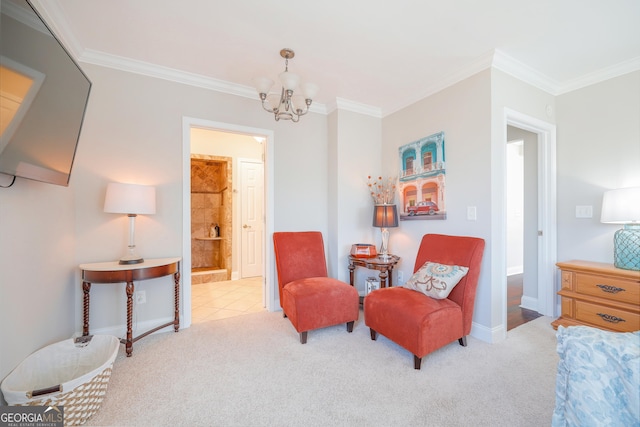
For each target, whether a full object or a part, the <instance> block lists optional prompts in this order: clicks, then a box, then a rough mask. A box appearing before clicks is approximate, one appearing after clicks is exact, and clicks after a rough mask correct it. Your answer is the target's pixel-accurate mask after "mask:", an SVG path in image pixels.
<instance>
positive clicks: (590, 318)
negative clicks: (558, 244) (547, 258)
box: [551, 261, 640, 332]
mask: <svg viewBox="0 0 640 427" xmlns="http://www.w3.org/2000/svg"><path fill="white" fill-rule="evenodd" d="M556 265H557V266H558V267H559V268H560V271H561V274H562V278H561V283H562V285H561V289H560V291H559V292H558V295H560V297H561V298H562V315H561V316H560V317H559V318H558V319H556V320H555V321H553V322H552V323H551V324H552V325H553V327H554V329H557V328H558V326H559V325H562V326H572V325H586V326H595V327H596V328H600V329H606V330H609V331H615V332H632V331H637V330H639V329H640V271H632V270H623V269H620V268H616V267H614V266H613V264H605V263H601V262H591V261H568V262H559V263H557V264H556Z"/></svg>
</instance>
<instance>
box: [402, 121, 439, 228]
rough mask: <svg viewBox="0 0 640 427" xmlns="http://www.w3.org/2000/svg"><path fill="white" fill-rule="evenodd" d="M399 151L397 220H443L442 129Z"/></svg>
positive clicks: (404, 146)
mask: <svg viewBox="0 0 640 427" xmlns="http://www.w3.org/2000/svg"><path fill="white" fill-rule="evenodd" d="M398 150H399V152H400V163H401V164H400V175H399V179H398V181H399V188H398V189H399V194H400V206H399V207H400V219H401V220H408V219H446V215H447V211H446V207H447V205H446V203H445V155H444V132H439V133H436V134H433V135H430V136H427V137H425V138H421V139H419V140H417V141H414V142H411V143H409V144H406V145H403V146H401V147H400V148H399V149H398Z"/></svg>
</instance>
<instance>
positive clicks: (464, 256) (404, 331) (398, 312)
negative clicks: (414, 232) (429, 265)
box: [364, 234, 485, 369]
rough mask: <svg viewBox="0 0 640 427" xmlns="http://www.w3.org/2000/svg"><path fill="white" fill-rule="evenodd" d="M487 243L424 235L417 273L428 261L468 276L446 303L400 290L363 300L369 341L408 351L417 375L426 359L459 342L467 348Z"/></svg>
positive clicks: (384, 291)
mask: <svg viewBox="0 0 640 427" xmlns="http://www.w3.org/2000/svg"><path fill="white" fill-rule="evenodd" d="M484 243H485V242H484V240H483V239H479V238H475V237H462V236H445V235H441V234H426V235H424V236H423V237H422V242H421V243H420V248H419V249H418V255H417V256H416V263H415V266H414V269H413V271H414V273H415V272H416V271H418V269H420V267H422V265H423V264H424V263H425V262H427V261H431V262H437V263H440V264H447V265H458V266H463V267H468V268H469V271H468V272H467V274H466V275H465V276H464V277H463V278H462V279H461V280H460V282H459V283H458V284H457V285H456V286H455V287H454V288H453V290H452V291H451V293H450V294H449V296H448V297H447V298H444V299H434V298H430V297H429V296H427V295H425V294H423V293H421V292H418V291H414V290H411V289H406V288H402V287H392V288H382V289H379V290H376V291H373V292H371V293H370V294H369V295H368V296H366V297H365V299H364V323H365V324H366V325H367V326H368V327H369V329H370V332H371V339H372V340H375V339H376V338H377V334H378V333H380V334H382V335H384V336H385V337H387V338H389V339H390V340H391V341H393V342H395V343H396V344H398V345H400V346H402V347H404V348H405V349H407V350H409V351H410V352H411V353H413V360H414V368H415V369H420V364H421V362H422V357H423V356H425V355H427V354H429V353H431V352H432V351H434V350H437V349H438V348H440V347H443V346H445V345H447V344H449V343H450V342H452V341H455V340H456V339H457V340H458V342H459V343H460V345H462V346H465V347H466V345H467V339H466V336H467V335H468V334H469V332H470V331H471V320H472V318H473V307H474V303H475V297H476V288H477V286H478V277H479V275H480V264H481V262H482V255H483V251H484Z"/></svg>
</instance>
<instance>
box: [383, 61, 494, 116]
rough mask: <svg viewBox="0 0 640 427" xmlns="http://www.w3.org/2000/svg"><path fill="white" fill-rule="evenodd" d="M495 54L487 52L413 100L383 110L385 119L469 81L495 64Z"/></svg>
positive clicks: (418, 94) (416, 95) (412, 98)
mask: <svg viewBox="0 0 640 427" xmlns="http://www.w3.org/2000/svg"><path fill="white" fill-rule="evenodd" d="M493 54H494V52H493V51H492V52H487V53H485V54H484V55H482V56H480V57H478V58H476V59H475V60H474V61H472V62H470V63H469V64H467V65H466V66H465V67H464V68H462V69H460V70H459V71H458V72H456V73H453V74H451V75H449V76H447V77H445V78H444V79H442V80H440V81H438V82H435V83H433V84H432V85H430V86H429V87H427V89H425V90H424V91H421V92H418V93H416V94H415V95H414V96H412V97H411V98H407V99H406V100H405V101H404V102H402V103H398V104H396V105H395V106H393V107H391V108H388V109H385V110H383V112H382V113H383V117H386V116H388V115H390V114H393V113H395V112H397V111H400V110H402V109H403V108H406V107H408V106H409V105H412V104H415V103H416V102H418V101H420V100H422V99H424V98H427V97H429V96H431V95H433V94H436V93H438V92H440V91H441V90H443V89H446V88H448V87H449V86H452V85H454V84H456V83H459V82H461V81H462V80H464V79H467V78H469V77H471V76H473V75H475V74H478V73H479V72H480V71H483V70H486V69H488V68H490V67H491V65H492V62H493Z"/></svg>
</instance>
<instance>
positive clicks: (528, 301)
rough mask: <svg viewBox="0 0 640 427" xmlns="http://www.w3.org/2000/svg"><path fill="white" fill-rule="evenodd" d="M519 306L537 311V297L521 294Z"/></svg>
mask: <svg viewBox="0 0 640 427" xmlns="http://www.w3.org/2000/svg"><path fill="white" fill-rule="evenodd" d="M520 307H521V308H526V309H527V310H533V311H536V312H537V311H538V298H532V297H525V296H524V295H523V296H522V299H521V300H520Z"/></svg>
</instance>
